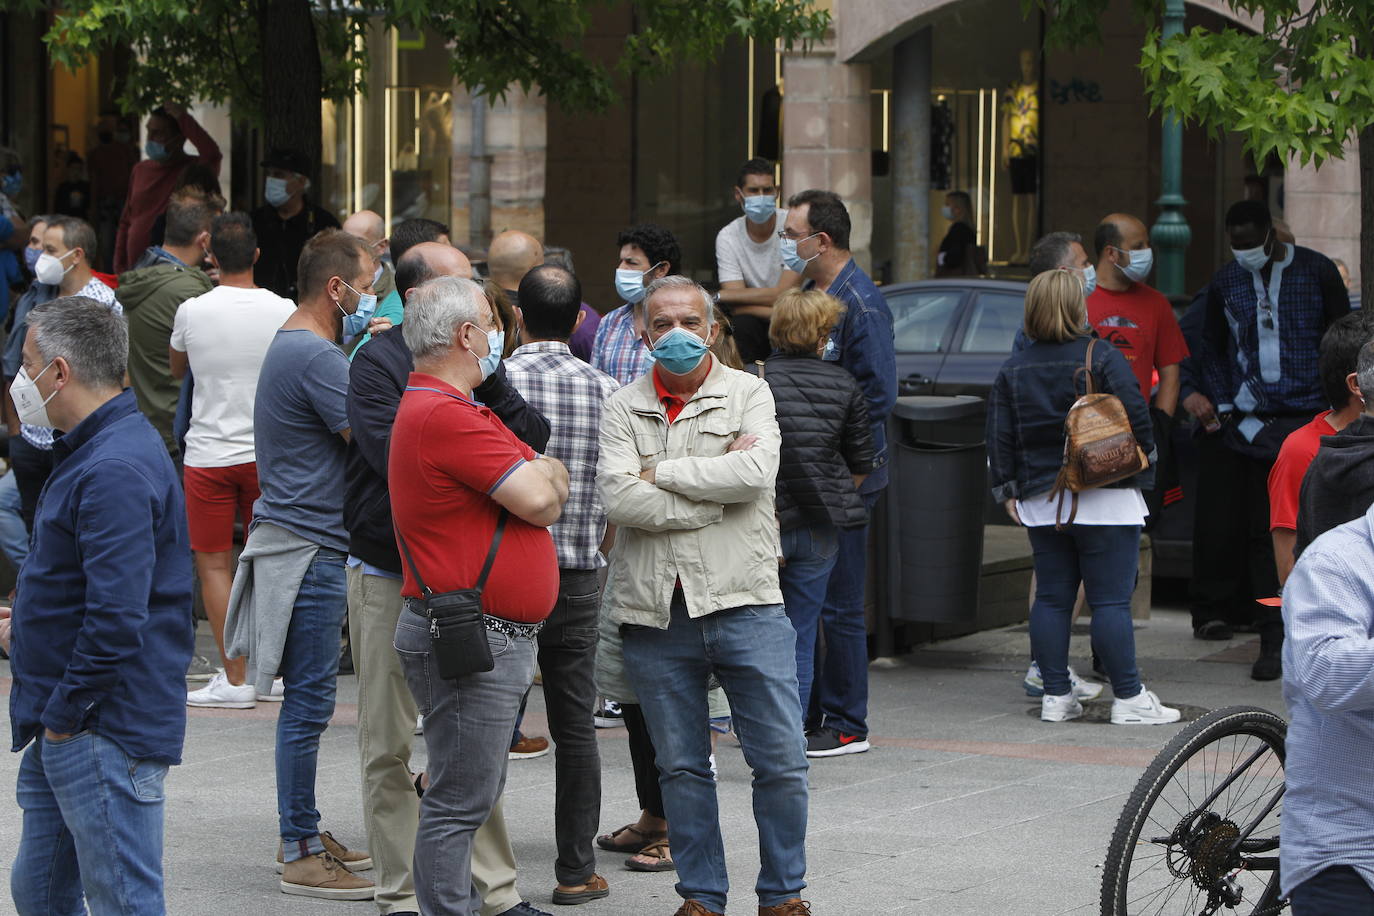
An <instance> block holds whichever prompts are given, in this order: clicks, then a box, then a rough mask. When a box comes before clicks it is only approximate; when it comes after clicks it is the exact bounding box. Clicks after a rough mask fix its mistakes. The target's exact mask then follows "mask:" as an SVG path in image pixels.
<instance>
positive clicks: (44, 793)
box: [10, 731, 167, 916]
mask: <svg viewBox="0 0 1374 916" xmlns="http://www.w3.org/2000/svg"><path fill="white" fill-rule="evenodd" d="M166 775H167V765H166V764H164V763H156V762H154V761H151V760H136V759H134V758H133V757H130V756H129V755H128V754H126V753H124V751H123V750H122V749H121V748H120V746H119V745H118V744H115V743H114V742H113V741H111V740H110V739H108V738H102V737H101V736H100V735H98V734H95V733H94V732H90V731H84V732H78V733H77V734H76V735H73V736H72V737H71V738H68V739H66V740H65V741H58V742H55V743H54V742H52V741H49V740H48V739H47V738H45V737H43V736H41V735H40V736H39V737H38V738H36V739H35V740H34V742H33V743H32V744H31V745H29V749H28V750H27V751H25V752H24V758H23V760H22V761H20V764H19V780H18V789H17V792H16V795H17V796H18V799H19V807H20V808H22V809H23V811H24V830H23V834H22V835H21V837H20V840H19V852H18V854H17V855H16V856H15V859H14V868H13V870H12V871H11V872H10V892H11V894H13V896H14V906H15V910H16V911H17V912H18V913H19V916H78V914H80V916H84V914H85V913H86V907H87V905H89V906H90V912H91V914H92V916H106V914H128V916H159V914H162V913H164V912H166V910H165V909H164V902H163V899H162V820H163V800H164V796H163V793H162V783H163V779H164V777H166ZM83 894H84V897H85V900H84V902H83V900H82V898H83Z"/></svg>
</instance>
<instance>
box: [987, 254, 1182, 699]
mask: <svg viewBox="0 0 1374 916" xmlns="http://www.w3.org/2000/svg"><path fill="white" fill-rule="evenodd" d="M1025 336H1026V337H1027V338H1028V342H1027V343H1025V344H1024V345H1021V346H1018V348H1017V349H1016V350H1015V351H1014V352H1013V353H1012V355H1011V356H1010V358H1008V359H1007V361H1006V362H1005V363H1004V364H1003V365H1002V368H1001V370H999V371H998V373H997V379H996V381H994V382H993V386H992V394H991V396H990V398H989V401H988V428H987V443H988V470H989V479H990V482H991V484H992V492H993V495H994V496H995V497H996V498H997V499H998V500H999V501H1000V502H1002V503H1003V504H1004V505H1005V506H1006V509H1007V513H1008V514H1009V515H1010V516H1011V517H1012V519H1013V520H1014V521H1016V522H1017V523H1018V524H1021V525H1025V526H1026V528H1027V529H1029V531H1028V534H1029V536H1030V544H1031V549H1032V551H1033V552H1034V566H1035V578H1036V587H1035V603H1034V605H1032V607H1031V621H1030V632H1031V649H1032V652H1033V654H1034V657H1035V659H1036V661H1037V662H1039V664H1040V673H1041V676H1042V678H1043V679H1044V684H1045V695H1044V696H1043V697H1042V698H1041V701H1040V718H1041V719H1043V720H1044V721H1046V722H1063V721H1066V720H1068V719H1076V718H1078V717H1079V716H1081V715H1082V714H1083V706H1082V704H1081V703H1080V702H1079V701H1078V699H1077V698H1076V697H1075V696H1074V695H1073V691H1072V689H1071V685H1070V681H1069V631H1070V620H1071V617H1072V614H1073V605H1074V599H1075V598H1076V597H1077V594H1078V586H1079V583H1080V582H1081V583H1082V584H1083V586H1084V590H1085V592H1086V594H1087V599H1088V604H1089V605H1090V606H1091V607H1092V644H1093V648H1094V649H1095V650H1096V651H1097V654H1098V656H1099V657H1100V658H1101V660H1102V663H1103V665H1104V666H1105V667H1106V669H1107V674H1108V675H1109V676H1110V678H1111V682H1112V692H1113V694H1114V695H1115V699H1114V700H1113V702H1112V723H1113V724H1114V725H1158V724H1163V723H1167V722H1176V721H1178V718H1179V712H1178V710H1177V709H1171V708H1169V707H1167V706H1164V705H1162V704H1161V703H1160V702H1159V698H1158V697H1157V696H1155V695H1154V694H1153V693H1152V692H1150V691H1149V690H1146V689H1145V688H1144V687H1143V686H1142V685H1141V683H1140V676H1139V674H1138V672H1137V670H1136V662H1135V633H1134V631H1133V629H1132V626H1131V593H1132V592H1133V591H1134V589H1135V579H1136V564H1137V558H1138V556H1139V550H1140V528H1141V525H1142V524H1143V523H1144V521H1145V514H1146V508H1145V500H1144V498H1143V497H1142V496H1141V495H1140V491H1141V490H1142V489H1148V488H1149V487H1150V486H1151V485H1152V484H1153V478H1154V470H1153V469H1152V468H1146V469H1145V470H1144V471H1142V472H1140V473H1139V474H1136V475H1135V476H1133V477H1128V478H1126V479H1125V480H1121V481H1118V482H1117V483H1113V484H1109V485H1107V486H1104V487H1099V488H1096V489H1091V490H1084V491H1082V492H1080V493H1078V494H1077V499H1078V502H1077V510H1076V513H1075V514H1073V515H1072V516H1070V517H1068V518H1066V517H1064V516H1062V515H1061V514H1060V512H1059V500H1058V499H1057V498H1055V497H1054V493H1053V491H1054V487H1055V481H1056V479H1057V478H1058V476H1059V471H1060V468H1061V467H1062V465H1063V460H1064V454H1065V441H1064V440H1065V432H1064V420H1065V417H1066V416H1067V415H1068V412H1069V408H1070V407H1072V406H1073V404H1074V402H1075V401H1076V400H1077V399H1078V398H1079V397H1080V396H1082V395H1083V394H1084V393H1085V391H1086V389H1085V384H1084V382H1083V375H1084V372H1083V371H1082V370H1083V369H1084V367H1085V364H1086V363H1087V361H1088V358H1089V355H1090V354H1091V372H1092V376H1093V381H1094V383H1095V387H1096V390H1097V391H1099V392H1103V393H1106V394H1113V395H1116V397H1118V398H1120V399H1121V403H1122V406H1124V407H1125V409H1126V414H1127V416H1128V417H1129V418H1130V423H1131V431H1132V432H1133V433H1134V434H1135V439H1136V442H1137V443H1139V445H1140V447H1141V448H1142V449H1143V450H1144V451H1145V453H1146V454H1147V455H1149V456H1150V458H1151V460H1152V461H1153V458H1154V441H1153V437H1152V425H1151V422H1150V414H1149V411H1148V409H1147V408H1146V406H1145V399H1144V398H1143V397H1141V394H1140V386H1139V385H1138V384H1137V383H1136V380H1135V376H1134V374H1133V373H1132V372H1131V368H1130V366H1129V365H1128V364H1127V362H1126V358H1125V357H1124V356H1122V355H1121V353H1120V351H1118V350H1117V349H1116V347H1114V346H1112V345H1111V344H1110V343H1108V342H1107V341H1103V340H1097V339H1096V335H1095V334H1093V332H1092V330H1091V329H1090V328H1089V327H1088V320H1087V309H1086V306H1085V304H1084V301H1083V282H1082V280H1081V279H1080V277H1079V276H1078V275H1077V274H1076V273H1074V272H1073V271H1069V270H1064V269H1060V270H1049V271H1046V272H1044V273H1042V274H1040V275H1039V276H1037V277H1036V278H1035V279H1033V280H1032V281H1031V283H1030V287H1029V288H1028V289H1027V290H1026V317H1025Z"/></svg>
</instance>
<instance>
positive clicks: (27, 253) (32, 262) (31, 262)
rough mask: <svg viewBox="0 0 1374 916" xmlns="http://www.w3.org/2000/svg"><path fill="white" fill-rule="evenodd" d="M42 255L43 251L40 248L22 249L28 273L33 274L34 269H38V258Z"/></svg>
mask: <svg viewBox="0 0 1374 916" xmlns="http://www.w3.org/2000/svg"><path fill="white" fill-rule="evenodd" d="M42 254H43V249H42V248H25V249H24V263H25V265H27V266H28V268H29V273H33V272H34V269H35V268H37V267H38V258H39V256H41V255H42Z"/></svg>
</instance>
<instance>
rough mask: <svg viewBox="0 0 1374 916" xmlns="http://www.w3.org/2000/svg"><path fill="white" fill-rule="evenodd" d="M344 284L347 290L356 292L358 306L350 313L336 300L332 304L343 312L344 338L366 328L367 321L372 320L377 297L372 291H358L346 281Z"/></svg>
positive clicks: (356, 334) (359, 332)
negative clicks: (364, 292)
mask: <svg viewBox="0 0 1374 916" xmlns="http://www.w3.org/2000/svg"><path fill="white" fill-rule="evenodd" d="M340 282H342V281H340ZM344 286H345V287H347V288H348V291H349V292H351V293H356V294H357V296H358V307H357V308H355V309H354V310H353V314H352V315H350V314H348V312H344V307H343V306H342V305H339V303H337V302H336V303H334V305H335V306H337V307H338V309H339V311H341V312H343V316H344V319H343V336H344V337H345V338H349V337H357V336H358V335H359V334H361V333H362V332H363V331H366V330H367V323H368V322H369V321H371V320H372V313H373V312H375V311H377V297H376V296H375V295H373V294H372V293H366V294H363V293H359V292H358V291H357V290H356V289H354V288H353V287H351V286H349V285H348V284H347V283H344Z"/></svg>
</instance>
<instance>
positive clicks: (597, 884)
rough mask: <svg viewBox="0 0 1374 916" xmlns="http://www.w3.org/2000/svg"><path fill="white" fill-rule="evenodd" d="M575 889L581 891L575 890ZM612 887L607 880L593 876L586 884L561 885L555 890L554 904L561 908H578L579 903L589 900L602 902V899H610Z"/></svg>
mask: <svg viewBox="0 0 1374 916" xmlns="http://www.w3.org/2000/svg"><path fill="white" fill-rule="evenodd" d="M573 887H578V888H581V890H573V889H572V888H573ZM610 894H611V886H610V885H609V884H607V883H606V879H605V878H603V877H601V876H600V875H595V874H594V875H592V876H591V877H590V878H588V879H587V882H586V883H585V884H578V885H563V884H560V885H558V886H557V887H555V888H554V889H553V902H554V903H556V904H558V905H559V906H576V905H577V904H579V903H586V902H587V901H589V900H600V899H601V898H602V897H609V896H610Z"/></svg>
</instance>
